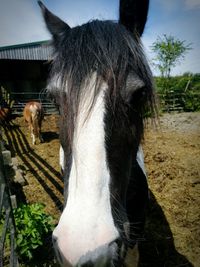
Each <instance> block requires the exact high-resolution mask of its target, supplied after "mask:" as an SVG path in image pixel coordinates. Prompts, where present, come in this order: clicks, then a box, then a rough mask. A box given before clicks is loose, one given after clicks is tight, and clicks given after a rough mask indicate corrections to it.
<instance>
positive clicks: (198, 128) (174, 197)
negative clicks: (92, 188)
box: [5, 113, 200, 267]
mask: <svg viewBox="0 0 200 267" xmlns="http://www.w3.org/2000/svg"><path fill="white" fill-rule="evenodd" d="M57 119H58V118H57V116H53V115H51V116H46V117H45V121H44V123H43V127H42V132H43V138H44V141H45V142H44V143H42V144H38V145H35V146H33V145H32V144H31V138H30V133H29V131H28V129H27V126H26V124H25V123H24V121H23V119H22V118H21V117H18V118H16V119H15V120H14V121H13V125H12V127H8V128H6V131H5V137H6V141H7V143H8V144H9V148H10V149H11V152H12V155H13V156H16V157H17V160H18V164H19V166H20V168H21V169H22V170H23V174H24V177H25V180H26V184H25V185H24V186H23V188H22V194H21V195H20V196H19V197H18V199H19V198H20V199H21V200H26V201H27V202H28V203H32V202H42V203H45V204H46V211H47V212H48V213H50V214H52V215H53V216H54V217H55V220H57V219H58V218H59V215H60V211H61V210H62V203H63V197H62V191H63V189H62V188H63V183H62V180H61V178H60V174H59V171H60V168H59V159H58V155H59V141H58V123H57ZM143 149H144V155H145V163H146V170H147V173H148V183H149V189H150V203H149V208H148V212H147V226H146V233H145V237H144V240H143V241H141V242H140V244H139V249H140V255H141V257H140V265H139V266H140V267H175V266H177V267H178V266H194V267H199V266H200V113H176V114H172V113H171V114H164V115H163V116H162V117H160V122H159V124H158V125H157V127H155V125H154V124H151V123H149V124H148V125H147V127H146V131H145V141H144V143H143ZM130 267H131V264H130Z"/></svg>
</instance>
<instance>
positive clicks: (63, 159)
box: [59, 146, 65, 171]
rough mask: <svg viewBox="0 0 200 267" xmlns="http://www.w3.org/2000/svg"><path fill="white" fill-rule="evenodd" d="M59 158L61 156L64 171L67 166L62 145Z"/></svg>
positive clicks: (61, 165)
mask: <svg viewBox="0 0 200 267" xmlns="http://www.w3.org/2000/svg"><path fill="white" fill-rule="evenodd" d="M59 158H60V167H61V169H62V171H64V168H65V154H64V150H63V148H62V146H60V150H59Z"/></svg>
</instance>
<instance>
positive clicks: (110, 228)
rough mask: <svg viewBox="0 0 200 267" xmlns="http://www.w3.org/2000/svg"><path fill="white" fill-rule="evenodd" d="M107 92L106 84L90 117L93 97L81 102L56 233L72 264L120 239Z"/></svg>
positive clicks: (64, 252)
mask: <svg viewBox="0 0 200 267" xmlns="http://www.w3.org/2000/svg"><path fill="white" fill-rule="evenodd" d="M89 86H90V87H91V89H89V88H88V91H91V92H92V91H93V90H92V87H93V86H94V82H93V83H91V84H90V85H89ZM105 88H106V84H103V85H102V88H101V92H100V93H99V95H98V97H97V99H96V102H95V104H94V106H93V108H92V111H91V112H90V114H89V116H88V117H87V114H88V107H89V105H90V103H91V99H90V98H91V96H88V95H87V96H86V97H85V98H84V99H83V101H82V102H81V105H80V107H81V108H80V112H79V115H78V118H77V124H76V128H75V134H74V140H73V153H72V156H73V159H72V167H71V173H70V176H69V185H68V199H67V204H66V207H65V209H64V211H63V213H62V215H61V218H60V221H59V224H58V226H57V227H56V229H55V230H54V236H55V237H57V242H58V246H59V248H60V250H61V252H62V254H63V255H64V256H65V258H66V259H67V260H68V261H69V262H70V263H71V264H76V263H77V262H78V261H79V259H80V258H81V257H82V256H84V255H86V254H87V253H88V252H91V251H94V250H96V249H98V248H99V247H102V246H104V245H106V244H109V243H110V242H112V241H114V240H115V239H116V238H117V237H118V236H119V233H118V231H117V229H116V227H115V226H114V221H113V218H112V213H111V204H110V191H109V184H110V175H109V171H108V168H107V165H106V151H105V133H104V111H105V104H104V90H105Z"/></svg>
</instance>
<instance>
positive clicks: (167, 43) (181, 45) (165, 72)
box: [151, 34, 191, 78]
mask: <svg viewBox="0 0 200 267" xmlns="http://www.w3.org/2000/svg"><path fill="white" fill-rule="evenodd" d="M151 49H152V51H153V52H154V53H155V54H156V57H155V58H154V59H153V61H154V62H155V63H154V65H155V66H156V67H157V68H158V69H159V71H160V73H161V76H162V77H164V78H169V77H170V74H171V70H172V68H173V67H175V66H176V65H177V64H178V63H180V61H181V60H183V59H184V57H185V54H186V53H187V52H188V51H189V50H190V49H191V44H186V43H185V41H181V40H179V39H178V38H175V37H174V36H171V35H169V36H167V35H166V34H164V35H163V37H160V36H159V37H158V38H157V40H156V41H155V42H154V43H153V45H152V46H151Z"/></svg>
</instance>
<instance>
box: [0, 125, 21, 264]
mask: <svg viewBox="0 0 200 267" xmlns="http://www.w3.org/2000/svg"><path fill="white" fill-rule="evenodd" d="M0 131H1V129H0ZM0 137H1V132H0ZM8 241H9V244H7V242H8ZM7 246H8V250H9V251H8V253H7V255H5V247H7ZM15 246H16V244H15V223H14V217H13V212H12V205H11V200H10V194H9V189H8V186H7V182H6V177H5V166H4V162H3V155H2V142H1V140H0V267H3V266H10V267H16V266H18V260H17V254H16V251H15ZM6 258H8V259H6ZM5 261H6V263H5Z"/></svg>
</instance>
